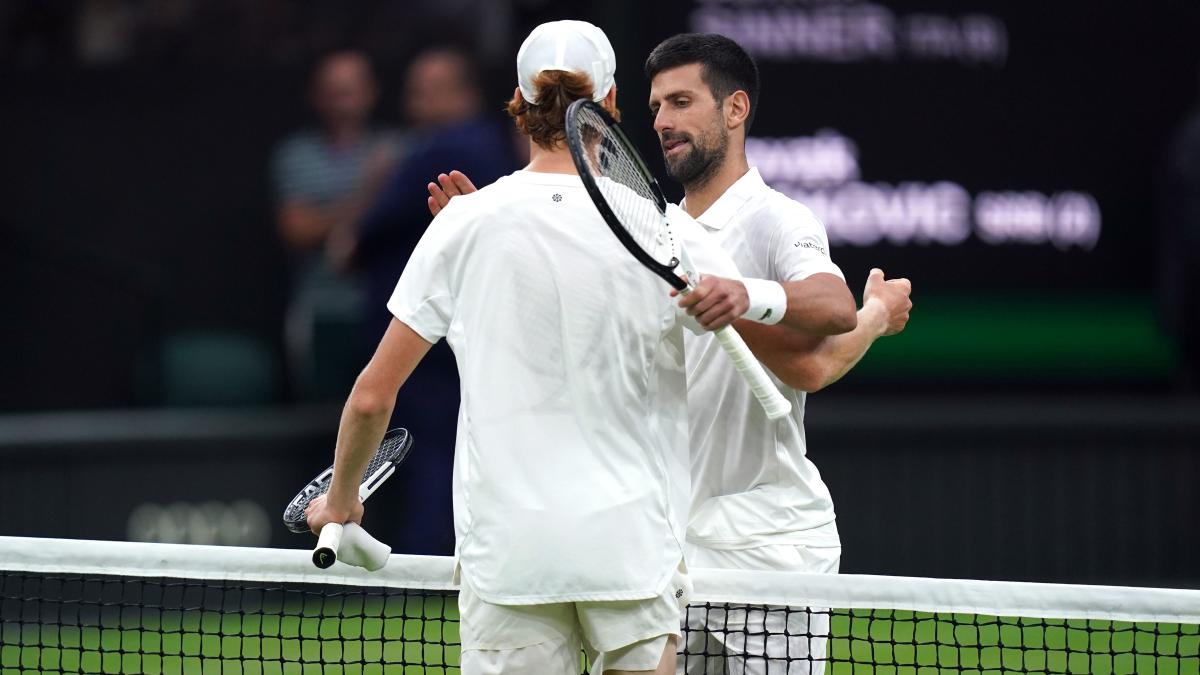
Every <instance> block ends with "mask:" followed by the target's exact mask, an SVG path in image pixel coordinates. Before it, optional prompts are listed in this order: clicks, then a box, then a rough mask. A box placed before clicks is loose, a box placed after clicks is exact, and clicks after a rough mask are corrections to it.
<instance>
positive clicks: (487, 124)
mask: <svg viewBox="0 0 1200 675" xmlns="http://www.w3.org/2000/svg"><path fill="white" fill-rule="evenodd" d="M402 103H403V106H404V108H405V110H406V111H407V115H408V117H409V119H410V120H411V122H412V123H413V125H414V126H415V127H417V128H416V129H415V130H414V132H413V138H412V145H411V151H410V154H408V155H407V157H406V158H405V159H404V161H403V162H401V164H400V165H399V166H398V167H397V169H396V171H394V172H393V173H392V175H391V177H390V178H389V179H388V181H387V184H386V187H385V188H384V189H383V191H382V193H381V194H380V199H379V201H378V202H377V203H376V204H375V205H374V206H373V207H372V208H371V210H370V211H369V212H368V213H367V215H366V217H365V218H363V219H362V221H361V222H360V224H359V241H358V242H357V246H356V253H355V259H356V260H357V261H358V262H359V264H360V266H361V268H362V269H363V271H364V273H365V275H366V277H367V296H366V297H367V314H366V317H367V323H368V331H369V336H370V340H371V342H372V343H375V342H377V341H378V340H379V337H380V336H382V334H383V332H384V330H385V329H386V328H387V325H388V323H389V322H390V321H391V315H390V314H389V313H388V310H387V300H388V298H389V297H390V296H391V293H392V290H393V289H394V288H395V286H396V281H397V279H399V278H400V273H401V271H403V270H404V265H405V263H406V262H407V261H408V256H409V254H410V253H411V252H412V249H413V247H414V246H416V243H417V241H418V240H419V239H420V238H421V234H422V233H423V232H424V231H425V228H426V226H428V225H429V221H430V216H429V211H428V207H427V206H426V203H425V200H426V198H427V197H428V195H429V193H428V192H426V190H425V185H426V184H427V183H429V181H431V180H435V179H436V177H437V175H438V174H439V173H443V172H447V171H450V170H451V169H459V170H462V171H464V172H465V173H466V174H467V175H468V176H470V177H471V178H472V179H473V180H474V179H476V177H478V180H476V185H479V186H483V185H486V184H488V183H491V182H493V181H494V180H496V179H497V178H499V177H501V176H503V175H506V174H508V173H510V172H512V171H513V170H514V169H516V168H517V166H516V162H517V160H516V157H515V145H514V143H513V139H512V135H511V133H510V131H509V129H510V125H509V122H508V121H507V120H506V119H503V118H500V117H499V115H498V114H496V115H494V116H493V115H491V114H488V113H485V112H484V109H483V94H482V93H481V91H480V83H479V80H478V71H477V70H476V69H475V66H474V63H473V61H472V60H471V58H470V57H469V56H468V55H467V54H466V53H464V52H462V51H459V50H457V49H453V48H447V47H441V48H437V49H433V50H430V51H427V52H424V53H422V54H420V55H419V56H417V58H416V59H415V60H414V61H413V63H412V64H411V65H410V66H409V69H408V72H407V75H406V78H405V85H404V99H403V102H402ZM496 108H497V110H498V109H499V106H496ZM394 421H395V425H394V426H405V427H407V428H408V429H409V431H411V432H412V433H413V437H414V440H415V442H416V443H417V444H419V445H420V446H421V448H422V451H421V452H414V453H413V454H412V456H411V457H410V458H409V460H408V463H407V464H406V466H405V467H404V471H400V472H398V473H397V475H396V479H399V480H401V482H402V483H403V485H402V486H401V487H400V488H399V489H397V490H389V492H391V493H393V494H398V495H399V499H401V500H403V506H402V508H401V511H400V512H401V513H406V514H412V516H411V517H409V518H406V519H405V521H404V527H403V528H402V530H401V531H400V532H397V533H396V536H395V537H394V538H393V539H392V540H391V542H390V543H392V545H393V548H394V550H396V551H397V552H402V553H424V554H434V555H448V554H450V553H453V551H454V527H453V522H452V518H451V505H450V476H451V473H452V472H451V462H452V459H453V454H454V453H453V449H454V436H455V430H456V428H457V423H458V370H457V367H456V365H455V362H454V355H453V354H452V353H451V351H450V348H449V347H448V346H446V344H445V342H442V343H439V344H437V345H435V346H434V348H433V349H432V350H431V351H430V352H429V355H428V356H426V357H425V359H424V360H423V361H422V362H421V366H420V367H419V368H417V370H416V372H414V373H413V374H412V376H411V377H410V378H409V381H408V384H406V385H405V386H404V387H403V388H402V389H401V392H400V396H399V397H398V398H397V400H396V411H395V414H394ZM393 480H395V479H393Z"/></svg>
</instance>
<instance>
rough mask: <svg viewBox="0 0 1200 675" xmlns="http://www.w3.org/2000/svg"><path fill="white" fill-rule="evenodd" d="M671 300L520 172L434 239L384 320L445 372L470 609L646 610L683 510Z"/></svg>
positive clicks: (440, 223) (555, 191) (580, 210)
mask: <svg viewBox="0 0 1200 675" xmlns="http://www.w3.org/2000/svg"><path fill="white" fill-rule="evenodd" d="M673 225H674V228H675V233H676V235H677V236H678V237H680V239H681V240H682V241H684V242H685V244H686V245H687V246H688V248H689V252H690V253H691V254H692V256H693V259H694V260H695V263H696V265H697V267H698V268H699V269H701V270H702V271H708V272H711V273H718V274H722V275H723V276H735V277H736V276H737V270H736V267H734V266H733V264H732V262H731V261H730V259H729V256H728V255H727V254H725V253H724V252H723V251H721V250H720V248H719V247H718V246H717V245H716V244H715V242H714V241H712V240H711V239H709V238H708V237H706V236H705V235H704V234H703V232H702V230H701V229H700V228H699V226H697V225H696V224H695V222H694V221H690V222H682V223H674V222H673ZM669 292H670V287H669V285H668V284H667V283H666V282H665V281H664V280H663V279H661V278H659V277H658V276H656V275H655V274H653V273H652V272H650V271H649V270H647V269H646V268H645V267H643V266H642V265H641V264H640V263H638V262H637V261H636V260H635V259H634V258H633V256H632V255H630V254H629V253H628V252H627V251H626V250H625V249H624V248H623V247H622V246H621V244H620V243H619V242H618V240H617V238H616V237H615V236H614V235H613V233H612V232H611V230H609V228H608V226H607V225H606V224H605V223H604V221H603V220H602V219H601V217H600V214H599V212H598V211H597V210H596V207H595V205H594V204H593V203H592V201H591V200H590V198H589V197H588V195H587V193H586V191H585V190H584V187H583V182H582V181H581V180H580V178H579V177H578V176H574V175H565V174H549V173H535V172H529V171H517V172H516V173H514V174H512V175H510V176H506V177H504V178H502V179H500V180H499V181H497V182H496V183H493V184H492V185H490V186H488V187H485V188H483V189H481V190H479V191H478V192H475V193H473V194H469V195H465V196H462V197H456V198H454V199H453V200H451V201H450V203H449V205H447V206H446V208H445V209H444V210H443V211H442V212H441V213H439V214H438V216H437V217H436V218H435V219H434V221H433V222H432V223H431V224H430V225H429V228H428V229H427V230H426V232H425V234H424V235H423V237H422V238H421V241H420V243H419V244H418V245H417V247H416V248H415V250H414V251H413V254H412V256H411V258H410V259H409V261H408V264H407V266H406V267H405V270H404V273H403V275H402V276H401V278H400V281H399V283H398V284H397V286H396V290H395V292H394V294H393V296H392V298H391V300H390V301H389V303H388V308H389V309H390V310H391V312H392V314H393V315H394V316H395V317H396V318H397V319H399V320H400V321H402V322H404V323H405V324H407V325H408V326H409V327H411V328H412V329H413V330H414V331H416V332H417V333H418V334H419V335H420V336H421V337H423V338H424V339H426V340H428V341H429V342H436V341H437V340H439V339H441V338H443V337H444V338H446V340H447V341H448V342H449V344H450V346H451V348H453V350H454V355H455V358H456V360H457V362H458V371H459V378H460V381H461V390H462V401H461V405H460V408H459V419H458V436H457V440H456V447H455V458H454V491H453V492H454V494H453V496H454V512H455V513H454V520H455V530H456V535H457V536H456V538H457V544H456V554H457V557H458V562H459V566H460V571H461V574H462V578H463V580H464V581H465V582H466V583H469V584H470V585H471V586H472V588H473V589H474V590H475V592H476V593H477V594H478V595H479V597H481V598H483V599H484V600H486V601H488V602H492V603H497V604H539V603H551V602H568V601H588V600H628V599H641V598H650V597H655V596H657V595H658V594H659V593H660V592H661V591H662V589H663V587H664V586H665V585H666V583H667V582H668V581H669V579H670V577H671V575H672V573H673V572H674V570H675V569H676V567H677V565H678V563H679V561H680V558H681V556H682V548H683V542H684V528H685V526H686V518H687V512H688V503H689V499H690V480H689V473H688V461H689V448H688V427H687V424H688V416H687V390H686V386H685V373H684V355H683V334H682V333H683V332H682V331H681V324H682V322H681V321H680V320H679V318H678V317H679V314H678V312H677V307H676V301H675V299H673V298H671V297H670V296H669ZM408 414H419V411H410V412H409V413H408ZM416 442H417V443H418V444H420V439H416ZM420 451H421V452H449V451H450V449H449V448H421V449H420ZM406 517H409V518H420V517H421V514H419V513H412V514H407V515H406Z"/></svg>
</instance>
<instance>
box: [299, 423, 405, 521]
mask: <svg viewBox="0 0 1200 675" xmlns="http://www.w3.org/2000/svg"><path fill="white" fill-rule="evenodd" d="M411 449H412V436H411V435H409V433H408V430H407V429H403V428H396V429H392V430H391V431H389V432H387V434H385V435H384V437H383V441H381V442H380V443H379V448H378V449H376V450H375V455H374V456H372V457H371V463H370V464H368V465H367V470H366V471H364V472H363V477H362V482H361V483H360V485H359V494H360V495H361V494H363V493H364V491H365V493H366V494H367V495H369V494H370V493H371V492H374V491H375V488H377V487H379V484H380V483H381V482H382V481H384V480H386V479H387V477H388V476H390V475H392V472H394V471H395V470H396V467H398V466H400V464H401V462H403V461H404V460H405V458H407V457H408V451H409V450H411ZM332 482H333V467H332V466H331V467H329V468H328V469H325V470H324V471H322V472H321V473H320V474H318V475H317V477H316V478H314V479H312V480H311V481H309V482H308V485H305V486H304V489H302V490H300V492H299V493H297V494H296V496H295V497H294V498H292V501H291V502H289V503H288V505H287V508H285V509H284V510H283V524H284V525H285V526H287V528H288V529H289V530H291V531H292V532H297V533H305V532H308V531H309V528H308V520H307V519H306V518H305V516H304V510H305V509H307V508H308V505H309V504H310V503H312V500H314V499H316V498H317V497H320V496H321V495H323V494H325V493H326V492H329V485H330V483H332Z"/></svg>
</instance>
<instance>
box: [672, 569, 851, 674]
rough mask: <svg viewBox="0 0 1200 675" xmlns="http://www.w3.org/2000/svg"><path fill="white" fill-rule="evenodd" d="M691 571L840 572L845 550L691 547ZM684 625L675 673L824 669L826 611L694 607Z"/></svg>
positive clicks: (768, 672) (812, 672) (810, 609)
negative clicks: (685, 631)
mask: <svg viewBox="0 0 1200 675" xmlns="http://www.w3.org/2000/svg"><path fill="white" fill-rule="evenodd" d="M686 554H687V561H688V565H689V566H691V567H696V568H700V567H717V568H722V569H742V570H782V571H792V572H807V573H813V574H836V573H837V571H838V567H839V566H840V565H841V559H842V547H841V546H803V545H776V546H758V547H755V548H747V549H739V550H729V551H726V550H717V549H710V548H701V547H698V546H691V545H689V546H688V547H687V550H686ZM683 623H684V625H685V627H686V629H687V637H686V638H685V644H684V649H683V653H682V654H681V655H680V656H679V660H678V662H677V666H676V672H677V673H679V674H684V673H686V674H687V675H697V674H701V673H703V674H704V675H714V674H718V673H749V674H751V675H820V674H821V673H823V672H824V670H825V663H824V661H825V651H826V650H825V648H826V643H827V642H828V635H829V611H828V608H821V607H810V608H806V611H788V610H787V608H784V607H768V608H766V609H764V608H761V607H759V608H736V607H730V606H720V605H708V606H701V607H694V608H690V609H688V610H687V611H686V612H685V615H684V619H683Z"/></svg>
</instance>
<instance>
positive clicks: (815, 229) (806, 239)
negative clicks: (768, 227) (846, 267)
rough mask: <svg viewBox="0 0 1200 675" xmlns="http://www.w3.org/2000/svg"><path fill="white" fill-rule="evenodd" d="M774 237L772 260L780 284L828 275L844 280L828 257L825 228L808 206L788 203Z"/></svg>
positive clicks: (838, 269)
mask: <svg viewBox="0 0 1200 675" xmlns="http://www.w3.org/2000/svg"><path fill="white" fill-rule="evenodd" d="M787 206H788V208H787V209H786V210H785V211H784V212H783V214H782V215H783V217H782V218H780V219H779V221H778V224H777V225H776V231H775V233H774V236H772V237H771V242H772V244H771V251H770V260H771V264H772V265H773V266H774V268H775V269H774V270H773V271H774V273H775V279H776V280H778V281H800V280H801V279H807V278H808V277H811V276H812V275H814V274H819V273H822V272H824V273H826V274H832V275H834V276H835V277H837V278H839V279H842V280H845V278H846V277H845V276H844V275H843V274H842V270H841V269H840V268H839V267H838V266H837V265H836V264H834V262H833V258H831V257H830V255H829V237H828V235H826V233H825V226H824V225H823V224H822V223H821V221H820V219H818V218H817V216H816V214H814V213H813V212H812V211H810V210H809V209H808V207H806V206H804V205H802V204H799V203H797V202H792V201H790V200H789V202H788V204H787Z"/></svg>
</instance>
